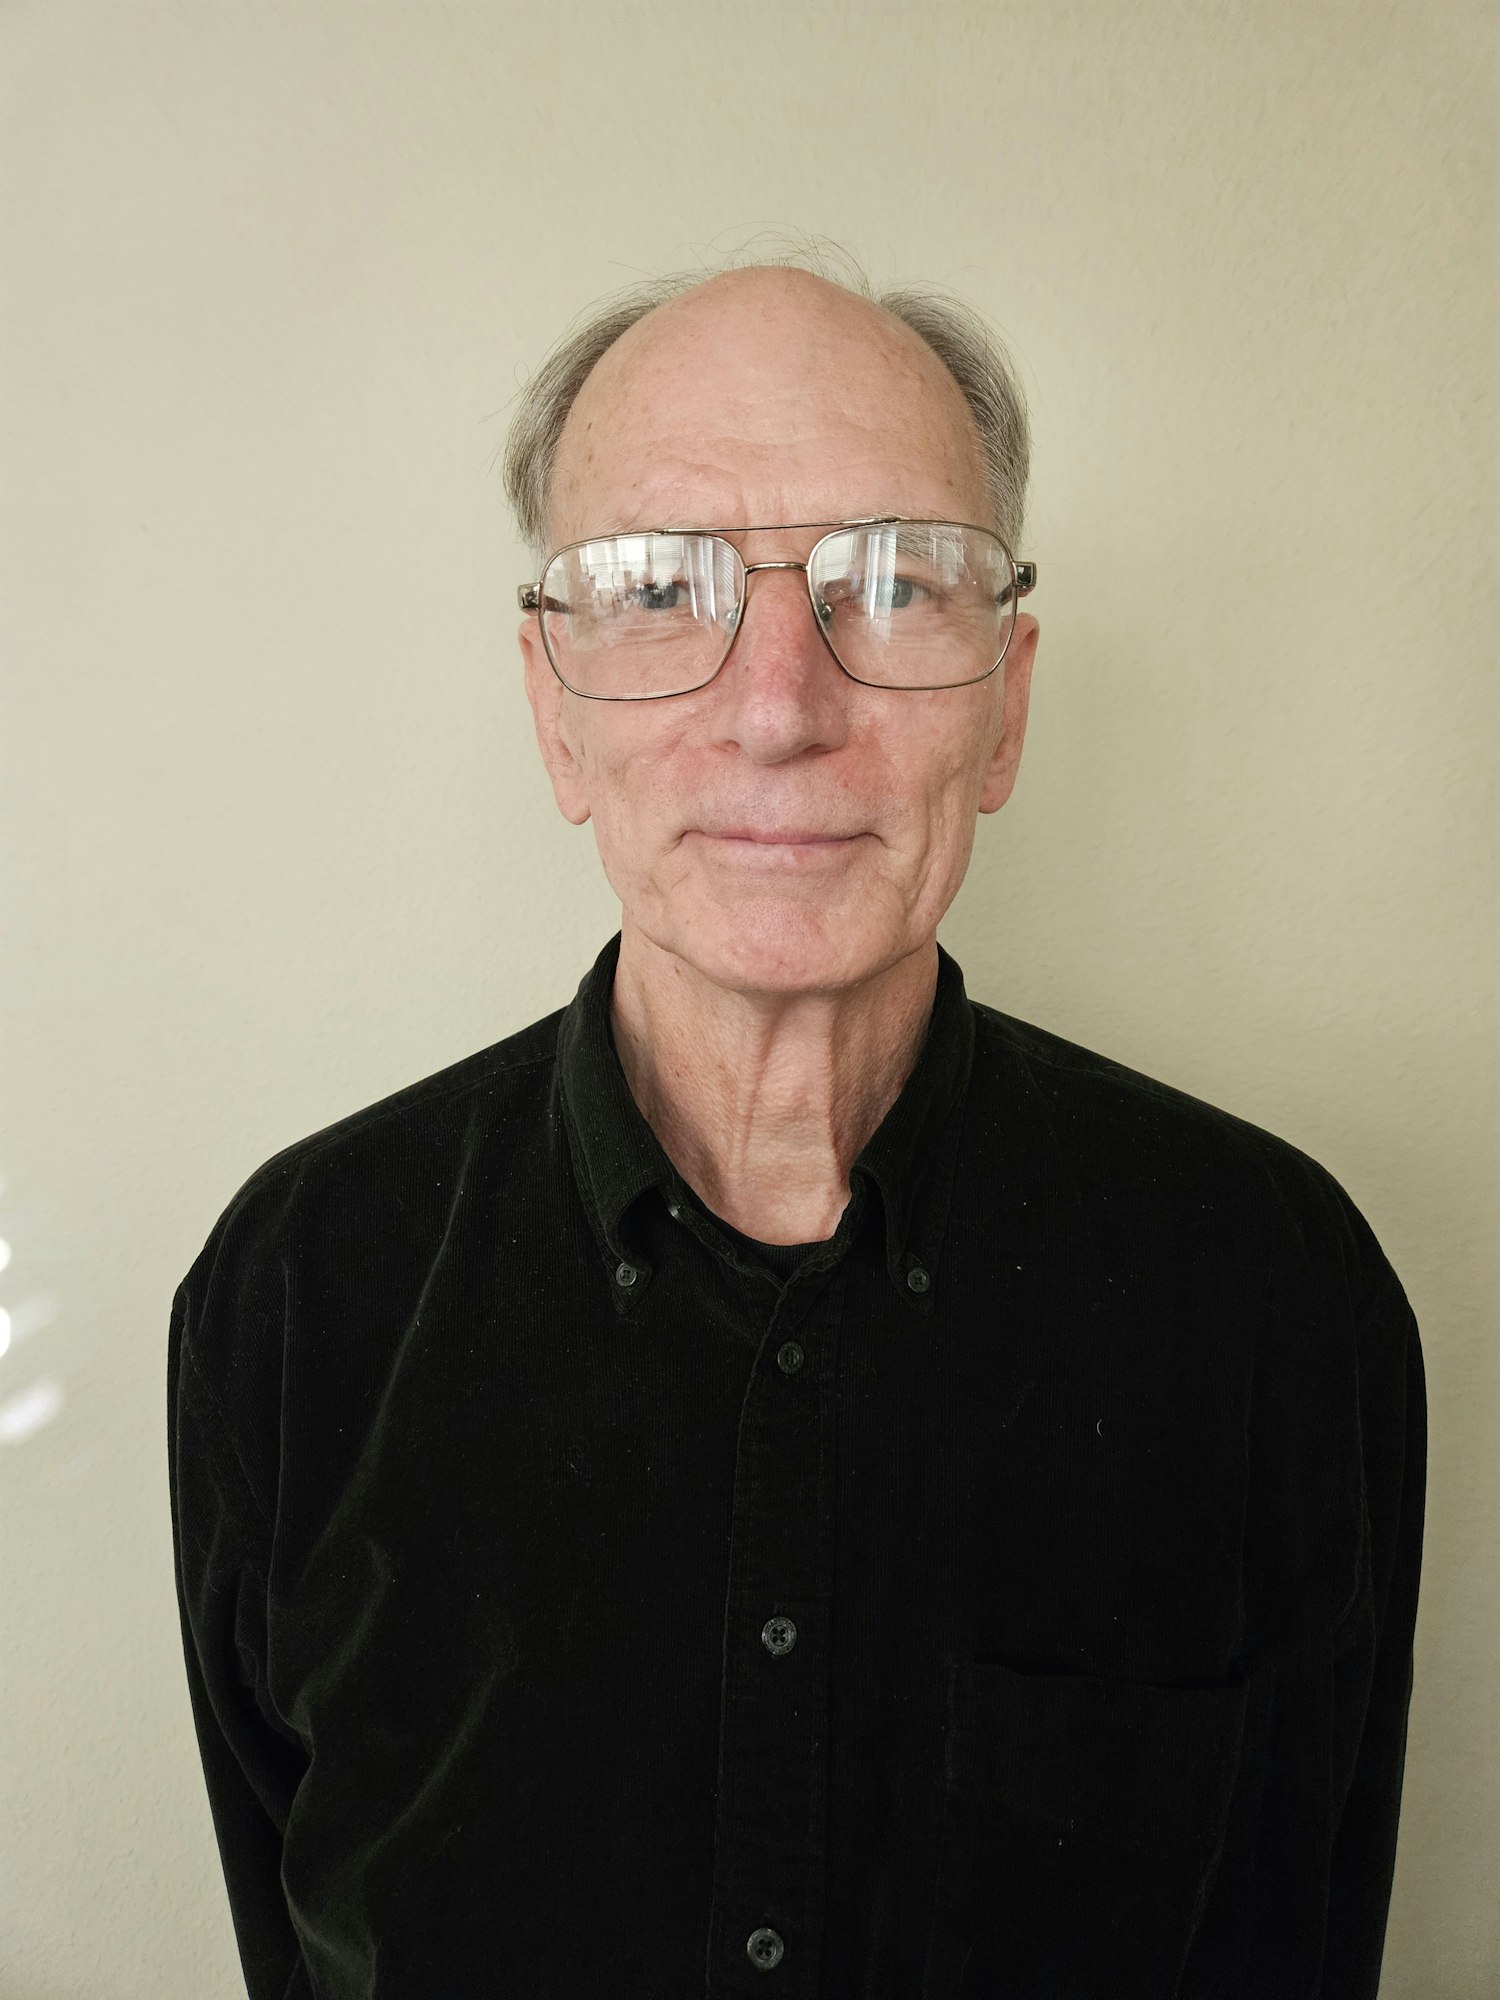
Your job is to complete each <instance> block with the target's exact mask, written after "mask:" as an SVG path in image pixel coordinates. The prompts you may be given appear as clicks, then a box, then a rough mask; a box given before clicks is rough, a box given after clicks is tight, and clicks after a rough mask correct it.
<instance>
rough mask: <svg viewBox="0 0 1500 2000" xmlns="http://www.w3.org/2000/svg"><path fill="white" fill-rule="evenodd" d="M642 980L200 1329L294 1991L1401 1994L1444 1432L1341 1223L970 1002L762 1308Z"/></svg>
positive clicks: (530, 1059)
mask: <svg viewBox="0 0 1500 2000" xmlns="http://www.w3.org/2000/svg"><path fill="white" fill-rule="evenodd" d="M618 949H619V938H618V936H616V937H615V938H614V939H612V940H611V941H610V943H609V944H608V945H607V946H606V947H605V949H604V950H603V952H602V953H601V954H600V956H599V958H598V961H597V962H596V964H595V966H594V968H593V969H592V971H591V972H590V973H589V974H588V976H587V977H586V978H585V979H584V981H583V983H582V985H581V987H580V988H579V992H578V996H577V998H576V1000H575V1001H574V1002H573V1004H572V1005H571V1006H570V1007H568V1008H567V1009H565V1010H562V1011H560V1012H559V1013H556V1014H553V1015H551V1016H549V1017H548V1018H547V1019H545V1020H542V1021H539V1022H537V1023H535V1024H534V1025H533V1026H531V1027H529V1028H527V1029H525V1030H524V1031H522V1032H521V1033H519V1034H516V1035H513V1036H511V1037H509V1038H508V1039H506V1040H504V1041H501V1042H499V1043H497V1044H495V1045H494V1046H493V1047H491V1048H487V1049H483V1050H481V1051H480V1052H479V1053H477V1054H475V1055H472V1056H469V1057H468V1058H466V1059H465V1060H463V1061H461V1062H458V1063H456V1064H454V1065H453V1066H451V1067H450V1068H447V1069H444V1070H442V1071H441V1072H439V1073H438V1074H436V1075H434V1076H431V1077H428V1078H426V1079H424V1080H423V1081H421V1082H419V1083H415V1084H413V1085H411V1086H409V1087H408V1088H406V1089H403V1090H400V1091H397V1092H396V1093H395V1094H394V1095H392V1096H389V1097H386V1098H384V1099H382V1100H381V1101H380V1102H379V1103H376V1104H373V1105H370V1106H369V1107H367V1108H366V1109H363V1110H361V1111H357V1112H355V1113H354V1114H353V1115H351V1116H349V1117H346V1118H343V1119H341V1120H340V1121H339V1122H338V1123H336V1124H333V1125H330V1126H328V1127H327V1128H326V1129H324V1130H322V1131H320V1132H316V1133H314V1134H312V1135H311V1136H310V1137H308V1138H305V1139H302V1140H299V1141H298V1142H297V1143H295V1144H293V1145H291V1146H288V1147H287V1148H286V1149H284V1150H283V1151H281V1152H279V1153H277V1154H276V1155H275V1156H274V1157H273V1158H272V1159H270V1160H268V1161H267V1162H266V1163H265V1164H264V1165H263V1166H261V1167H260V1168H258V1169H257V1170H256V1171H255V1172H254V1173H253V1174H252V1175H251V1176H250V1177H249V1179H248V1180H247V1181H246V1182H245V1183H244V1185H243V1186H242V1187H241V1188H240V1189H239V1191H238V1192H237V1193H236V1194H235V1196H234V1197H233V1199H232V1200H231V1201H230V1203H229V1205H228V1206H227V1208H226V1209H225V1210H224V1211H223V1213H222V1214H221V1215H220V1217H219V1219H218V1220H217V1222H215V1224H214V1225H213V1228H212V1230H211V1231H210V1234H209V1236H208V1239H207V1241H206V1242H205V1244H204V1246H203V1249H202V1251H201V1252H200V1254H199V1255H198V1257H197V1258H196V1260H195V1261H194V1263H193V1265H192V1267H191V1269H190V1270H189V1271H188V1273H187V1275H186V1276H185V1278H184V1279H183V1281H182V1283H181V1285H180V1286H179V1287H178V1290H177V1293H176V1296H175V1298H174V1300H173V1305H172V1314H171V1330H170V1343H169V1368H168V1375H169V1382H168V1427H169V1455H170V1490H171V1511H172V1526H173V1540H174V1549H175V1555H176V1566H177V1567H176V1574H177V1587H178V1596H179V1603H180V1607H181V1615H182V1632H183V1641H184V1647H185V1656H186V1664H187V1678H188V1686H189V1692H190V1697H191V1704H192V1713H193V1717H194V1722H195V1726H196V1731H197V1737H198V1743H199V1748H200V1751H201V1755H202V1761H203V1769H204V1774H205V1778H206V1782H207V1788H208V1797H209V1802H210V1806H211V1809H212V1814H213V1821H214V1826H215V1829H216V1832H217V1836H218V1842H219V1849H220V1854H221V1857H222V1862H223V1868H224V1874H225V1879H226V1883H227V1887H228V1893H229V1901H230V1907H231V1911H232V1914H233V1919H234V1924H235V1929H236V1934H237V1937H238V1942H239V1948H240V1953H241V1957H242V1961H243V1966H244V1972H245V1978H246V1983H247V1986H248V1990H249V1992H250V1994H251V1996H252V2000H306V1997H307V1996H318V2000H495V1996H500V1995H505V1996H516V2000H521V1997H522V1996H525V2000H543V1996H547V2000H564V1996H567V2000H582V1996H593V1995H600V1996H605V1995H607V1996H610V2000H636V1996H640V2000H646V1996H650V2000H701V1996H704V1995H707V1996H711V2000H729V1996H733V1995H755V1996H758V2000H772V1997H773V1996H778V1995H779V1996H781V2000H794V1996H795V2000H815V1996H816V2000H856V1996H857V2000H950V1996H1009V1995H1015V1996H1024V2000H1064V1996H1066V2000H1096V1997H1097V2000H1174V1996H1180V2000H1210V1996H1212V2000H1374V1996H1375V1994H1376V1989H1377V1984H1378V1975H1379V1967H1380V1961H1381V1955H1382V1948H1383V1940H1384V1932H1385V1925H1386V1914H1387V1908H1388V1903H1389V1897H1390V1890H1391V1882H1392V1873H1393V1868H1394V1863H1395V1852H1396V1836H1397V1820H1398V1814H1399V1808H1400V1800H1401V1789H1402V1777H1403V1769H1404V1763H1405V1749H1406V1726H1407V1713H1408V1706H1409V1701H1410V1696H1411V1690H1412V1662H1413V1634H1414V1629H1415V1621H1416V1612H1417V1597H1418V1581H1419V1572H1420V1567H1421V1550H1422V1527H1423V1511H1424V1496H1425V1483H1426V1482H1425V1474H1426V1394H1425V1381H1424V1374H1423V1358H1422V1350H1421V1343H1420V1340H1419V1337H1418V1331H1417V1326H1416V1322H1415V1319H1414V1317H1413V1314H1412V1310H1411V1307H1410V1305H1409V1303H1408V1301H1407V1298H1406V1295H1405V1293H1404V1291H1403V1289H1402V1286H1401V1284H1400V1281H1399V1280H1398V1278H1397V1276H1396V1274H1395V1272H1394V1271H1393V1269H1392V1268H1391V1265H1390V1263H1389V1262H1388V1261H1387V1259H1386V1257H1385V1256H1384V1254H1383V1253H1382V1251H1381V1248H1380V1246H1379V1244H1378V1242H1377V1241H1376V1238H1375V1236H1374V1234H1373V1233H1372V1231H1371V1229H1370V1226H1369V1225H1368V1223H1367V1222H1366V1221H1365V1220H1364V1218H1363V1217H1362V1215H1361V1214H1360V1213H1359V1211H1358V1210H1357V1209H1356V1208H1355V1206H1354V1204H1353V1202H1352V1201H1351V1200H1350V1198H1349V1196H1348V1195H1347V1194H1346V1193H1345V1191H1344V1190H1343V1188H1342V1187H1341V1186H1340V1185H1339V1184H1338V1182H1337V1181H1336V1180H1335V1179H1334V1178H1333V1177H1332V1175H1331V1174H1329V1173H1328V1172H1327V1170H1326V1169H1324V1168H1323V1167H1321V1166H1319V1165H1318V1164H1317V1163H1316V1162H1315V1161H1314V1160H1312V1159H1311V1158H1309V1157H1308V1156H1307V1155H1306V1154H1304V1153H1302V1152H1300V1151H1299V1150H1298V1149H1297V1148H1296V1147H1294V1146H1292V1145H1291V1144H1289V1143H1288V1142H1286V1141H1284V1140H1282V1139H1279V1138H1276V1137H1275V1136H1273V1135H1272V1134H1270V1133H1268V1132H1265V1131H1263V1130H1261V1129H1259V1128H1258V1127H1256V1126H1254V1125H1252V1124H1249V1123H1247V1122H1245V1121H1244V1120H1242V1119H1240V1118H1237V1117H1235V1116H1233V1115H1232V1114H1230V1113H1228V1112H1226V1111H1223V1110H1219V1109H1217V1108H1215V1107H1214V1106H1212V1105H1209V1104H1207V1103H1205V1102H1203V1101H1201V1100H1199V1099H1196V1098H1194V1097H1191V1096H1189V1095H1187V1094H1186V1093H1184V1092H1182V1091H1180V1090H1177V1089H1175V1088H1173V1087H1171V1086H1169V1085H1167V1084H1165V1083H1162V1082H1159V1081H1156V1080H1154V1079H1152V1078H1150V1077H1148V1076H1145V1075H1142V1074H1141V1073H1139V1072H1137V1071H1134V1070H1131V1069H1128V1068H1126V1067H1124V1066H1122V1065H1121V1064H1118V1063H1116V1062H1113V1061H1110V1060H1109V1059H1108V1058H1106V1057H1104V1056H1102V1055H1099V1054H1096V1053H1094V1052H1092V1051H1090V1050H1087V1049H1084V1048H1082V1047H1080V1046H1078V1045H1077V1044H1074V1043H1070V1042H1067V1041H1065V1040H1063V1039H1062V1038H1060V1037H1059V1036H1057V1035H1054V1034H1051V1033H1049V1032H1048V1031H1046V1030H1045V1029H1042V1028H1039V1027H1035V1026H1032V1025H1029V1024H1027V1023H1026V1022H1023V1021H1020V1020H1017V1019H1015V1018H1013V1017H1011V1016H1009V1015H1006V1014H1003V1013H1000V1012H999V1011H997V1010H996V1009H994V1008H992V1007H988V1006H985V1005H983V1004H980V1003H977V1002H974V1001H971V1000H970V999H969V998H968V997H967V996H966V994H965V991H964V986H963V980H962V977H961V975H960V972H959V968H958V966H957V965H956V964H955V962H954V961H953V959H952V958H951V957H950V956H949V955H948V954H947V953H946V952H940V954H939V974H938V983H937V991H936V996H935V1000H934V1004H933V1010H932V1016H931V1020H930V1024H929V1027H928V1031H927V1035H926V1039H925V1042H924V1044H923V1046H922V1049H921V1052H920V1055H919V1057H918V1060H917V1062H916V1065H915V1068H914V1069H913V1071H912V1073H911V1075H910V1077H909V1079H908V1080H907V1083H906V1085H905V1087H904V1089H903V1090H902V1092H901V1094H900V1096H899V1098H898V1100H897V1102H896V1103H895V1104H894V1105H893V1107H892V1109H891V1111H890V1112H889V1114H888V1115H887V1117H886V1119H885V1120H884V1122H883V1123H882V1125H881V1126H880V1128H879V1130H878V1131H877V1132H876V1133H875V1135H874V1137H873V1138H872V1139H871V1140H870V1142H869V1144H868V1145H867V1146H866V1148H865V1149H864V1151H863V1152H862V1153H861V1155H860V1157H859V1159H858V1160H857V1161H856V1162H855V1165H854V1167H853V1169H852V1171H851V1175H850V1189H851V1196H850V1200H849V1203H848V1206H847V1207H846V1209H845V1210H844V1213H843V1215H842V1218H841V1219H840V1221H839V1224H838V1227H837V1229H836V1230H835V1232H834V1234H833V1236H832V1237H831V1238H829V1239H828V1241H827V1242H824V1243H818V1244H815V1245H812V1246H810V1247H805V1248H804V1249H802V1250H801V1252H800V1253H799V1251H798V1250H797V1249H795V1248H793V1249H789V1250H788V1249H781V1250H776V1249H772V1250H770V1251H769V1253H768V1254H765V1255H763V1254H762V1253H761V1252H760V1251H758V1250H757V1249H756V1247H755V1246H754V1245H753V1244H752V1243H751V1242H750V1241H749V1239H747V1238H745V1237H743V1236H741V1235H739V1233H738V1232H735V1231H732V1230H729V1229H728V1228H726V1227H725V1226H724V1225H723V1224H722V1223H720V1222H719V1221H718V1220H717V1219H716V1218H715V1217H714V1216H713V1215H712V1214H711V1213H710V1212H709V1211H708V1210H707V1209H706V1207H705V1206H704V1204H703V1202H702V1201H701V1200H700V1198H699V1197H698V1196H697V1195H696V1194H695V1192H694V1191H693V1189H692V1188H691V1187H689V1186H688V1185H687V1184H686V1182H685V1181H684V1180H683V1178H682V1177H681V1175H680V1174H679V1173H678V1172H677V1170H676V1169H675V1168H674V1166H673V1164H672V1162H671V1161H670V1160H669V1159H668V1158H667V1156H666V1154H665V1153H664V1151H663V1150H662V1148H661V1146H660V1144H659V1143H658V1141H657V1139H656V1138H655V1136H654V1134H653V1133H652V1131H651V1129H650V1127H649V1126H648V1125H647V1123H646V1121H645V1120H644V1118H643V1117H642V1115H641V1113H640V1111H639V1110H638V1108H637V1107H636V1105H635V1103H634V1101H633V1099H632V1098H631V1095H630V1092H629V1088H628V1086H627V1084H626V1081H625V1077H624V1074H623V1072H622V1070H621V1068H620V1064H619V1062H618V1059H617V1057H616V1054H615V1050H614V1045H613V1040H612V1035H611V1029H610V1016H609V1001H610V991H611V985H612V981H613V975H614V968H615V963H616V959H617V956H618Z"/></svg>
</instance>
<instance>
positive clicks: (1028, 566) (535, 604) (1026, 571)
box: [516, 514, 1036, 701]
mask: <svg viewBox="0 0 1500 2000" xmlns="http://www.w3.org/2000/svg"><path fill="white" fill-rule="evenodd" d="M927 518H928V517H927V516H926V515H925V514H924V515H915V514H867V515H863V516H861V517H860V518H859V519H857V520H852V521H777V522H772V523H770V524H768V525H767V526H765V527H759V528H751V527H746V528H616V529H613V530H611V531H610V532H609V533H607V534H601V535H584V536H583V537H582V538H581V539H580V540H578V541H576V542H564V543H563V545H562V547H561V548H556V549H554V550H553V551H552V553H551V554H550V555H549V556H548V557H547V560H546V561H545V562H544V563H543V564H542V577H545V576H546V574H547V572H548V570H549V569H551V567H552V565H553V563H555V562H556V561H557V558H558V557H559V556H564V555H566V554H567V553H568V551H569V549H581V548H584V547H585V546H586V545H587V544H588V543H589V542H607V541H614V540H616V539H618V538H620V537H621V536H625V535H632V536H633V535H715V536H718V537H719V538H720V539H722V538H723V537H724V536H726V535H768V534H780V533H784V532H786V531H787V530H789V529H792V528H827V529H828V530H829V531H830V532H829V533H828V534H826V535H820V536H819V537H818V539H817V541H816V542H814V543H813V545H812V547H811V548H810V549H809V550H808V552H807V561H806V562H759V563H747V562H746V561H745V560H744V558H743V557H742V556H741V555H740V552H739V550H738V549H737V548H735V546H734V544H733V543H732V542H731V543H730V544H729V548H730V551H731V553H732V554H733V556H734V557H735V560H736V561H737V562H738V563H739V565H740V567H741V569H742V570H743V572H744V578H743V581H742V582H741V585H740V592H739V599H738V605H737V609H736V614H735V625H734V630H733V631H732V632H731V633H730V635H729V644H728V645H727V646H726V647H725V648H724V651H723V653H722V655H721V656H720V659H719V664H718V665H717V666H716V667H715V668H714V670H713V672H712V673H711V674H710V675H709V676H708V677H707V679H706V680H701V681H698V682H696V683H695V684H694V685H693V686H692V687H690V688H673V689H672V691H671V692H670V693H669V694H587V693H585V691H584V690H583V689H582V688H575V687H574V686H573V685H572V683H571V682H570V681H566V680H563V676H562V670H561V669H560V668H559V666H558V664H557V662H556V660H554V659H553V657H552V648H551V646H550V645H549V644H548V643H547V627H546V623H545V621H544V620H543V619H542V617H541V611H542V602H541V598H540V595H539V592H540V590H541V587H542V577H539V578H538V579H537V581H536V582H535V583H523V584H521V585H519V586H518V587H517V590H516V603H517V604H518V605H519V606H520V608H521V610H522V611H532V612H535V613H536V614H537V624H538V625H539V626H540V628H541V634H542V648H543V650H544V652H545V653H546V655H547V663H548V665H549V666H550V667H551V669H552V671H553V673H555V674H556V675H557V678H558V679H559V680H560V681H562V684H563V686H564V687H565V688H567V690H568V692H569V694H576V695H577V696H579V698H580V699H581V700H583V701H675V700H676V699H677V697H678V695H682V694H697V692H698V690H699V689H700V688H706V687H707V686H708V685H709V682H710V681H713V680H716V679H717V678H718V676H719V675H720V674H721V673H722V672H723V671H724V662H725V661H726V660H727V659H728V658H729V655H730V654H731V653H732V652H733V651H734V642H735V640H736V639H738V637H739V636H740V633H741V632H742V631H743V630H744V625H745V615H744V614H745V604H746V600H747V597H748V594H749V582H750V578H751V577H752V576H753V575H754V573H755V571H756V570H758V569H800V570H801V572H802V580H803V582H804V583H805V584H806V585H807V600H808V603H809V604H810V605H811V606H812V614H813V624H814V625H815V626H816V627H817V630H818V636H819V637H820V638H821V639H822V641H823V644H824V645H825V646H826V647H827V648H828V651H829V653H830V654H831V655H832V657H833V663H834V665H835V666H836V667H837V668H838V670H839V672H840V673H841V674H843V675H845V676H846V677H847V678H848V679H849V680H851V681H855V682H857V683H858V685H859V686H860V687H878V688H885V689H888V690H889V691H890V692H892V693H894V694H930V693H932V692H934V691H935V690H936V689H938V688H950V687H975V686H977V685H978V683H979V682H980V681H984V680H988V679H989V677H990V675H991V674H992V673H994V671H995V669H996V668H997V667H998V666H999V665H1000V663H1001V661H1003V660H1004V658H1005V655H1006V653H1007V652H1008V651H1009V650H1010V642H1011V637H1012V635H1013V634H1014V632H1015V629H1016V621H1015V619H1014V618H1012V619H1011V621H1010V631H1008V632H1007V633H1006V635H1005V644H1004V645H1003V646H1002V647H1001V648H1000V654H999V658H997V659H996V660H995V661H994V663H993V664H992V665H991V666H988V667H986V668H985V670H984V672H983V673H982V674H974V675H973V676H972V677H971V678H970V679H968V680H966V681H937V682H919V683H916V684H911V683H905V684H899V685H898V684H896V683H894V682H891V681H867V680H863V679H861V677H860V676H859V675H858V674H851V673H850V672H849V669H848V668H847V667H846V666H845V665H844V663H843V661H842V660H841V659H840V658H839V656H838V654H837V652H835V651H834V645H833V641H832V640H831V639H830V638H829V636H828V633H827V630H826V628H825V626H824V623H823V619H822V616H821V614H820V613H819V610H818V601H817V599H816V598H815V597H814V596H813V587H812V578H811V576H810V575H809V573H808V572H809V568H810V565H811V563H812V561H813V558H814V557H815V556H816V555H817V553H818V550H819V549H820V548H822V546H823V544H824V542H829V541H832V539H833V536H834V534H836V533H837V532H838V531H839V530H840V529H843V528H890V527H898V526H900V527H914V526H917V525H919V524H921V523H925V522H926V521H927ZM940 525H942V526H943V527H949V528H972V529H974V530H975V531H976V533H978V534H981V535H988V536H989V537H990V539H991V541H994V542H1000V546H1001V548H1002V549H1005V554H1006V559H1007V560H1008V562H1009V563H1010V566H1011V569H1012V570H1013V571H1014V572H1015V579H1016V580H1015V583H1014V584H1013V585H1011V586H1009V587H1008V589H1007V590H1006V591H1005V592H1004V593H1002V596H1014V597H1015V598H1016V599H1018V600H1019V599H1020V598H1022V597H1025V596H1027V595H1028V594H1029V593H1030V592H1031V591H1033V590H1035V588H1036V564H1035V563H1034V562H1018V561H1017V560H1016V558H1015V557H1014V556H1013V555H1012V554H1011V552H1010V550H1009V549H1008V548H1006V546H1005V543H1004V542H1002V541H1000V537H999V536H998V535H997V534H996V533H995V531H994V529H993V528H986V527H985V526H984V524H983V523H982V522H980V521H945V522H943V523H941V524H940ZM546 608H547V609H548V610H549V611H553V610H555V611H566V610H567V608H568V607H567V606H566V605H565V604H563V603H561V602H560V601H559V600H558V599H556V598H549V600H548V602H547V607H546Z"/></svg>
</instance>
